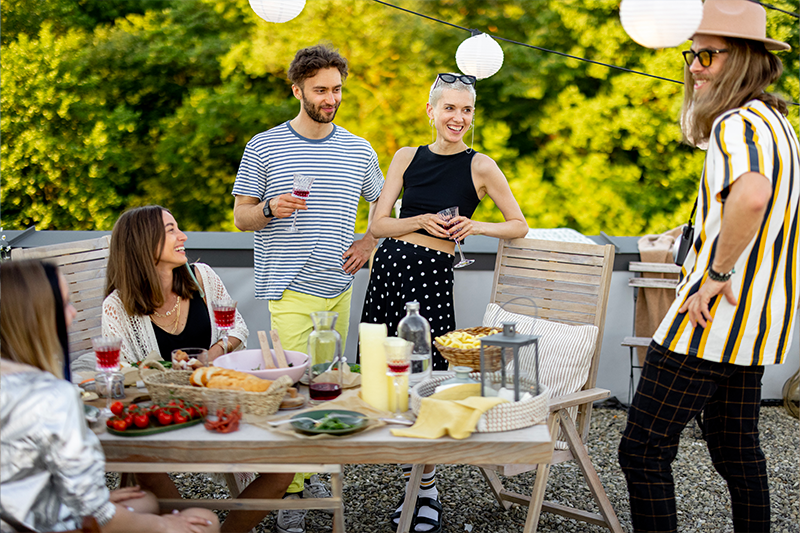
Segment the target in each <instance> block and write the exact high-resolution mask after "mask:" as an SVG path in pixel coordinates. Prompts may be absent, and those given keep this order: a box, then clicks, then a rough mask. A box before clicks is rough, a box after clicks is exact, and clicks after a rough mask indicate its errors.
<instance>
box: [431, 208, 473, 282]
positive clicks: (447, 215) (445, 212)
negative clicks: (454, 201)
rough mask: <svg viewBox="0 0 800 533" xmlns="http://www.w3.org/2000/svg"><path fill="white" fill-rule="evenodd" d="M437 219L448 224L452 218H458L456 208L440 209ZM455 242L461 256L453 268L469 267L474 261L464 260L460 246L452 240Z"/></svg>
mask: <svg viewBox="0 0 800 533" xmlns="http://www.w3.org/2000/svg"><path fill="white" fill-rule="evenodd" d="M437 215H439V218H441V219H442V220H444V221H445V222H449V221H451V220H452V219H454V218H457V217H458V206H456V207H448V208H447V209H442V210H441V211H439V212H438V213H437ZM452 225H453V224H452V223H451V224H449V225H448V227H450V226H452ZM454 240H455V241H456V248H458V255H460V256H461V260H460V261H459V262H458V263H456V264H455V265H453V268H464V267H465V266H469V265H471V264H472V263H474V262H475V260H474V259H466V258H464V252H462V251H461V244H460V243H459V242H458V239H454Z"/></svg>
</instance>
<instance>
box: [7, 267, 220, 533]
mask: <svg viewBox="0 0 800 533" xmlns="http://www.w3.org/2000/svg"><path fill="white" fill-rule="evenodd" d="M53 278H55V279H56V280H57V285H56V287H55V288H54V287H53V285H52V284H51V282H50V280H51V279H53ZM59 315H60V316H61V317H62V319H63V322H64V324H65V325H66V326H69V324H70V323H71V322H72V320H73V319H74V318H75V308H74V307H73V306H72V304H71V303H70V302H69V293H68V292H67V284H66V281H65V280H64V278H63V277H62V276H61V275H60V274H59V273H58V271H57V269H56V268H55V267H54V266H52V265H48V264H43V263H41V262H39V261H10V262H6V263H3V264H2V265H0V428H2V431H1V432H0V491H1V492H2V494H3V497H2V500H0V530H2V531H3V532H5V531H54V530H67V529H76V528H78V527H80V524H81V522H82V519H83V517H86V516H92V517H94V518H95V519H96V520H97V522H98V523H99V525H100V527H101V530H102V531H103V532H104V533H106V532H107V533H110V532H117V531H127V532H135V531H142V532H144V531H169V532H180V533H214V532H216V531H219V521H218V520H217V518H216V515H214V513H212V512H210V511H207V510H205V509H186V510H184V511H183V512H180V513H178V512H177V511H175V512H173V513H172V514H168V515H164V516H158V515H157V514H155V513H157V512H158V503H157V502H156V500H155V498H154V497H153V495H152V494H149V493H145V492H143V491H141V490H139V487H128V488H125V489H120V490H115V491H111V492H109V490H108V488H107V487H106V484H105V468H104V465H105V457H104V456H103V451H102V448H101V447H100V442H99V441H98V439H97V437H96V436H95V435H94V433H92V432H91V431H89V429H88V428H87V426H86V422H85V418H84V415H83V406H82V405H81V403H80V398H79V396H78V393H77V392H76V390H75V388H74V386H73V385H71V384H70V383H68V382H67V381H65V380H63V379H60V378H61V372H62V364H63V359H64V358H65V356H66V355H67V354H66V353H64V349H62V346H61V342H60V341H59V334H58V331H57V325H56V324H57V317H58V316H59Z"/></svg>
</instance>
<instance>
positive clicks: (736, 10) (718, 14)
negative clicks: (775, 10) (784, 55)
mask: <svg viewBox="0 0 800 533" xmlns="http://www.w3.org/2000/svg"><path fill="white" fill-rule="evenodd" d="M695 35H718V36H720V37H737V38H739V39H748V40H750V41H760V42H762V43H764V44H765V45H766V47H767V50H791V49H792V47H791V46H789V45H788V44H787V43H783V42H781V41H776V40H775V39H768V38H767V11H766V10H765V9H764V8H763V7H761V6H760V5H758V4H756V3H755V2H751V1H750V0H706V1H705V4H704V5H703V22H701V23H700V27H699V28H698V29H697V31H696V32H695Z"/></svg>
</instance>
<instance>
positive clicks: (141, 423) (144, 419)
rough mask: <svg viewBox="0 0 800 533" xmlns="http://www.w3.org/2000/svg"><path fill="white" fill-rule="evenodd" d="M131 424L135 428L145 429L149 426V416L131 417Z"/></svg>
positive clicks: (143, 414) (138, 415)
mask: <svg viewBox="0 0 800 533" xmlns="http://www.w3.org/2000/svg"><path fill="white" fill-rule="evenodd" d="M133 423H134V424H135V425H136V427H137V428H142V429H144V428H146V427H147V426H149V425H150V415H148V414H147V413H142V414H137V415H134V416H133Z"/></svg>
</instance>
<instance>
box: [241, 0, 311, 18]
mask: <svg viewBox="0 0 800 533" xmlns="http://www.w3.org/2000/svg"><path fill="white" fill-rule="evenodd" d="M305 6H306V0H250V7H251V8H253V11H255V12H256V15H258V16H259V17H261V18H262V19H264V20H266V21H267V22H288V21H290V20H292V19H293V18H295V17H296V16H297V15H299V14H300V13H301V12H302V11H303V8H304V7H305Z"/></svg>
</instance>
